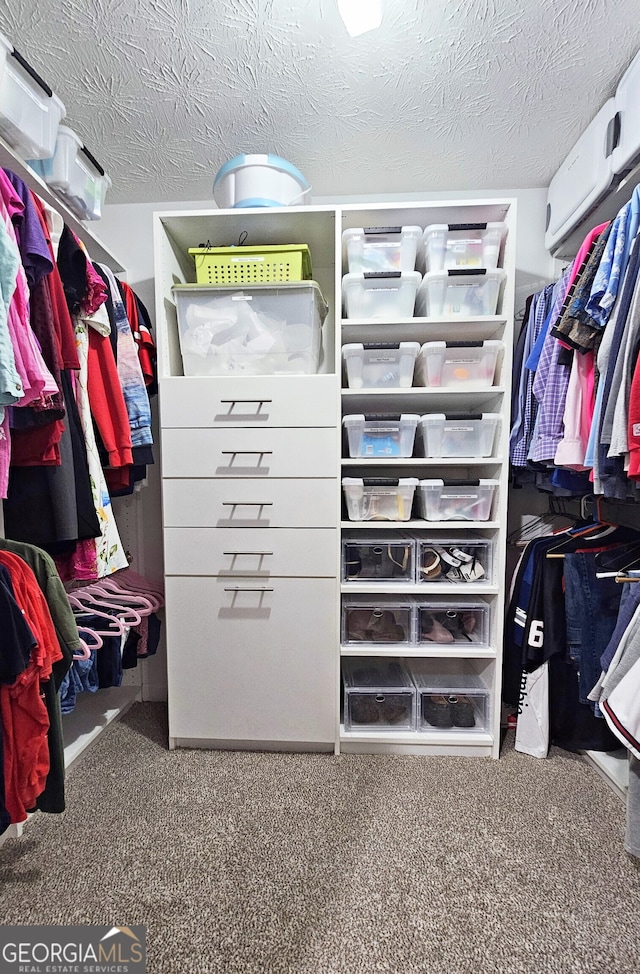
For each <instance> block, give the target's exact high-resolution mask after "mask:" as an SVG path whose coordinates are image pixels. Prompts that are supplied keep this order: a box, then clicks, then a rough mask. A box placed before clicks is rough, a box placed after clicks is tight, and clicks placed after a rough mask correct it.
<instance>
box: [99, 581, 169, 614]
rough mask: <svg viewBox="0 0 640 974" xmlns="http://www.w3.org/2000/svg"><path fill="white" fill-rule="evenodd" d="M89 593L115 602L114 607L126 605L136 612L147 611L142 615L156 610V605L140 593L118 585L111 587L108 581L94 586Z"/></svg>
mask: <svg viewBox="0 0 640 974" xmlns="http://www.w3.org/2000/svg"><path fill="white" fill-rule="evenodd" d="M87 591H89V592H96V593H97V594H98V595H100V596H102V597H103V598H104V599H106V600H107V602H113V603H114V605H115V604H116V602H118V603H126V605H127V607H129V606H131V608H133V609H134V610H138V609H145V610H146V611H145V612H141V615H149V614H150V613H151V612H153V610H154V608H155V605H154V603H153V602H152V601H151V600H150V599H148V598H147V597H146V596H143V595H141V594H140V593H139V592H127V591H126V590H125V589H121V588H120V587H119V586H118V585H113V584H111V585H110V584H109V583H108V581H107V580H106V579H105V580H103V581H101V582H100V583H99V584H95V585H92V586H91V587H90V588H88V589H87Z"/></svg>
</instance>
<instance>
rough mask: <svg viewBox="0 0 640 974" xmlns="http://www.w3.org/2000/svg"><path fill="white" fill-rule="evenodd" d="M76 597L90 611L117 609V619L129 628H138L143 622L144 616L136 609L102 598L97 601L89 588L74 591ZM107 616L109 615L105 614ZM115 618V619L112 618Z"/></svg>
mask: <svg viewBox="0 0 640 974" xmlns="http://www.w3.org/2000/svg"><path fill="white" fill-rule="evenodd" d="M74 597H75V598H76V599H77V601H78V602H79V603H80V604H81V605H82V607H83V608H84V609H87V608H88V609H89V610H90V611H93V606H94V605H97V606H102V607H103V608H107V609H115V611H116V616H115V618H117V619H119V620H120V622H122V623H124V624H125V625H127V626H137V625H139V624H140V622H141V621H142V616H141V615H140V613H139V612H136V611H135V609H133V608H131V607H130V606H127V605H121V604H116V603H115V602H113V601H111V600H110V599H106V598H102V599H97V598H96V597H95V596H94V595H93V594H92V592H91V591H90V590H89V589H88V588H77V589H74ZM103 614H105V615H106V614H107V613H103ZM111 618H113V617H111Z"/></svg>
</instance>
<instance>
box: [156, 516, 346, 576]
mask: <svg viewBox="0 0 640 974" xmlns="http://www.w3.org/2000/svg"><path fill="white" fill-rule="evenodd" d="M337 544H338V540H337V530H336V529H331V528H315V529H304V528H299V529H297V530H296V529H295V528H292V529H288V528H279V529H277V528H265V530H263V531H259V532H255V533H254V532H252V531H246V530H245V531H238V530H237V529H235V528H166V529H165V532H164V565H165V572H166V573H167V575H212V576H215V577H217V578H218V581H219V582H224V581H226V580H228V579H234V578H247V577H250V578H253V579H260V578H263V579H264V578H270V577H271V576H276V577H287V576H288V577H290V578H303V577H305V576H306V577H324V578H335V577H336V575H337V564H338V549H337Z"/></svg>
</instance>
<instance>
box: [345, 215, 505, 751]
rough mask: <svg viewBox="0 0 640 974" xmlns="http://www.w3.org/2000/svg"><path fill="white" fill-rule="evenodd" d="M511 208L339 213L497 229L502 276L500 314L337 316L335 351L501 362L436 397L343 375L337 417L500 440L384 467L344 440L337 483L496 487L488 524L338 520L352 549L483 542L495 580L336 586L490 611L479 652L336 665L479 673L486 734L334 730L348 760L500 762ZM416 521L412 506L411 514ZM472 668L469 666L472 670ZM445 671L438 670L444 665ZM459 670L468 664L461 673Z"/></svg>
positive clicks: (366, 222) (440, 648) (361, 652)
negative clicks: (498, 351) (442, 420)
mask: <svg viewBox="0 0 640 974" xmlns="http://www.w3.org/2000/svg"><path fill="white" fill-rule="evenodd" d="M515 217H516V213H515V204H514V203H513V201H510V200H505V201H498V202H495V203H484V202H481V201H478V202H474V201H464V202H452V203H450V204H449V203H440V202H438V203H433V204H429V203H425V204H415V205H410V204H407V205H406V206H402V207H400V206H397V205H393V204H384V205H381V206H380V207H371V206H367V205H364V204H362V205H361V206H354V207H344V208H343V210H342V226H341V228H340V227H338V228H337V230H338V232H341V231H343V230H345V229H350V228H356V227H367V226H373V227H375V226H406V225H411V226H421V227H426V226H429V225H430V224H434V223H460V224H468V223H481V222H484V221H499V222H505V223H506V224H507V227H508V234H507V238H506V240H505V246H504V255H503V261H502V265H501V266H503V267H504V269H505V271H506V282H505V286H504V290H503V294H502V298H501V302H500V304H499V306H498V310H499V314H497V315H492V316H483V317H478V318H473V317H465V318H455V319H448V320H445V319H442V320H440V319H431V318H418V317H416V318H410V319H407V318H405V319H400V320H394V321H391V322H381V321H373V320H367V319H361V318H357V319H353V318H342V320H341V321H340V322H339V324H338V336H339V341H338V342H337V345H338V349H337V350H338V352H339V351H340V347H341V346H342V345H344V344H347V343H350V342H362V343H371V342H381V343H384V342H388V343H390V344H392V343H397V342H401V341H414V342H419V343H420V344H422V343H424V342H427V341H485V340H491V339H498V340H500V341H502V342H503V343H504V347H505V348H504V357H503V359H502V362H501V366H500V368H499V372H498V373H497V376H496V379H497V381H498V383H499V384H498V385H495V386H492V387H490V388H485V389H475V390H465V389H460V390H458V389H443V388H438V389H435V388H425V387H419V386H412V387H410V388H402V389H391V390H386V389H370V390H369V389H349V388H348V386H347V381H346V377H345V376H344V374H343V380H342V390H341V403H342V415H343V416H344V415H349V414H358V415H359V414H364V415H367V414H369V413H376V412H380V413H384V412H388V413H390V414H399V413H414V414H418V415H424V414H427V413H453V412H479V413H480V412H491V413H499V414H500V417H501V422H500V428H499V433H498V437H499V441H498V442H497V444H496V450H495V455H494V456H491V457H477V458H465V457H460V458H446V459H445V458H418V457H409V458H394V459H390V460H384V459H383V460H381V459H369V458H354V457H350V456H348V451H347V449H346V445H345V444H344V440H343V455H342V462H341V475H342V476H343V477H345V476H347V477H384V476H390V477H417V478H418V479H428V478H430V477H436V478H438V477H442V478H443V479H446V478H447V476H448V477H449V478H451V479H476V478H487V479H492V480H497V481H499V488H498V496H497V501H496V502H495V504H494V507H493V510H492V512H491V520H489V521H465V520H458V521H425V520H423V519H420V518H417V517H416V516H414V517H413V518H412V519H411V520H409V521H402V522H393V521H351V520H348V519H344V513H343V519H342V520H341V523H340V528H341V531H342V532H348V537H349V538H350V539H353V538H354V537H355V539H356V541H357V538H358V537H361V538H363V539H367V540H369V539H371V538H372V537H375V535H376V534H377V533H379V534H380V536H381V539H384V543H385V544H387V543H388V542H389V541H391V540H392V538H393V536H394V535H397V536H398V537H400V536H402V534H403V533H404V532H407V531H408V532H410V533H411V535H413V536H418V537H422V538H425V539H428V538H437V537H442V538H443V539H445V538H446V537H447V536H449V535H450V536H452V537H455V538H457V539H460V541H461V542H463V541H464V540H468V541H472V540H474V539H475V540H480V539H483V540H490V541H491V543H492V550H493V575H492V579H491V582H490V583H487V582H484V583H482V582H469V583H449V582H443V581H440V582H432V583H429V582H426V583H420V584H412V583H410V582H408V581H407V582H398V581H388V582H385V581H383V580H381V581H371V582H369V581H365V580H363V581H350V582H342V584H341V585H340V594H341V597H342V598H344V597H347V596H363V597H365V598H366V599H367V600H371V599H372V598H375V597H376V596H377V597H379V599H380V603H381V604H383V603H384V604H385V605H386V604H388V603H392V602H393V599H394V598H396V599H397V600H398V601H400V602H401V601H402V600H403V599H404V600H406V599H407V597H410V599H412V600H414V599H418V600H420V601H421V602H426V603H428V602H429V600H432V601H433V603H434V605H435V604H436V603H437V602H438V601H440V600H444V601H445V602H446V601H447V600H449V601H451V602H452V603H453V602H457V603H459V604H462V603H464V602H465V599H466V600H468V602H469V603H470V604H471V603H473V602H474V601H475V602H478V600H480V601H484V602H485V603H486V604H487V605H488V607H489V632H488V639H487V641H486V645H482V646H461V645H452V646H448V645H441V644H435V643H433V644H426V645H425V644H424V643H423V644H421V645H419V646H416V645H407V644H398V645H393V644H387V645H385V646H384V647H382V646H376V645H375V644H374V645H371V644H367V645H365V646H363V647H362V648H360V647H359V646H358V645H357V644H356V645H354V643H349V644H348V645H345V644H341V646H340V656H341V658H349V657H356V658H363V659H364V658H373V659H374V660H375V659H377V658H379V659H380V660H381V661H382V660H389V659H400V660H406V661H407V663H408V664H409V665H411V663H412V662H419V661H420V660H425V661H428V663H429V664H431V665H434V666H436V667H437V664H438V661H439V660H442V661H445V660H448V661H451V660H455V661H459V663H460V664H462V665H464V664H468V665H469V668H470V671H471V672H474V673H477V672H479V670H478V669H477V668H478V667H479V668H480V670H481V671H482V675H483V679H484V680H485V681H486V685H487V686H488V688H489V699H490V705H489V706H490V713H489V719H488V720H487V722H486V725H485V726H484V727H482V726H479V727H477V728H476V729H475V730H474V729H471V728H469V729H462V728H459V727H453V728H446V729H441V728H434V729H433V730H432V731H428V730H425V729H424V728H423V729H421V730H415V731H406V730H394V729H393V728H385V727H383V726H381V727H380V728H376V729H375V730H374V729H363V730H359V729H354V727H353V725H352V726H351V728H350V729H346V728H345V726H344V723H343V722H341V723H340V728H339V747H340V750H341V751H344V752H347V753H348V752H354V753H390V752H391V753H394V752H396V753H413V754H429V753H438V754H458V755H477V756H487V757H488V756H491V757H497V756H498V749H499V737H500V696H501V692H500V691H501V687H500V677H501V659H502V620H503V615H504V598H505V549H506V543H505V539H506V503H507V487H508V480H507V478H508V463H507V461H506V460H505V458H506V457H508V434H509V409H510V387H511V356H512V346H513V314H514V273H515ZM346 271H347V268H346V266H344V264H343V265H342V266H340V264H339V262H337V267H336V296H337V297H338V295H339V294H340V285H341V279H340V276H341V274H342V273H346ZM414 515H415V508H414ZM474 661H475V666H474ZM444 665H445V666H446V665H447V664H446V663H445V664H444ZM465 670H466V666H465Z"/></svg>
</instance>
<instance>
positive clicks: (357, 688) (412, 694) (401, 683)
mask: <svg viewBox="0 0 640 974" xmlns="http://www.w3.org/2000/svg"><path fill="white" fill-rule="evenodd" d="M342 679H343V684H344V717H343V719H344V729H345V731H363V730H367V729H369V730H372V731H386V730H389V731H392V730H396V731H413V730H415V726H416V697H417V692H416V688H415V686H414V683H413V681H412V679H411V677H410V676H409V673H408V672H407V670H406V669H405V667H404V666H403V664H402V663H401V662H400V661H399V660H394V659H388V660H387V659H376V658H368V657H366V656H365V657H362V658H358V659H343V660H342Z"/></svg>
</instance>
